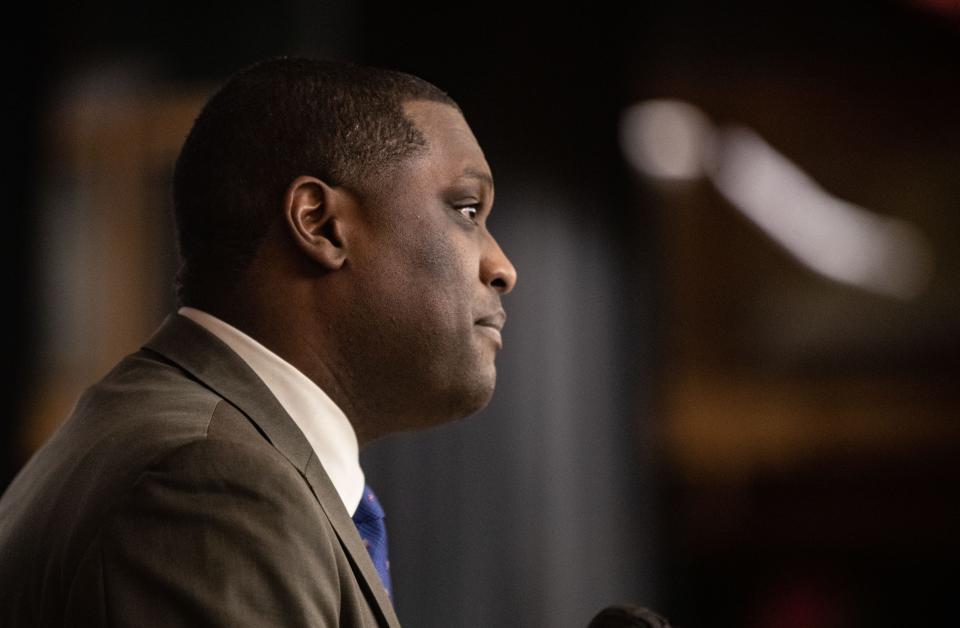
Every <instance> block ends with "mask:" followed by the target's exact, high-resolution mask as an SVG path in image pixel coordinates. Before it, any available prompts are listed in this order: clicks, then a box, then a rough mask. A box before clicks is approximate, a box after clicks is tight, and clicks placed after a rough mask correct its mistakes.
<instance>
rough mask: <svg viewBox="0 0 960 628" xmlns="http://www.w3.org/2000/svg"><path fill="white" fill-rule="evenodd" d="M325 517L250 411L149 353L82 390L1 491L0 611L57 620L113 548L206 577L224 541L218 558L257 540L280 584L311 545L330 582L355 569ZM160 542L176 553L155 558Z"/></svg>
mask: <svg viewBox="0 0 960 628" xmlns="http://www.w3.org/2000/svg"><path fill="white" fill-rule="evenodd" d="M323 521H325V519H324V516H323V511H322V510H321V507H320V504H319V503H318V502H317V501H316V499H315V498H314V497H313V493H312V492H311V489H310V486H309V484H308V483H307V482H306V481H305V480H304V479H303V478H302V477H301V475H300V471H299V470H298V468H297V467H296V466H295V465H294V464H293V463H291V462H290V461H289V460H287V459H286V458H285V457H284V455H283V454H282V453H281V452H280V451H278V450H277V449H276V448H275V447H273V445H271V443H270V441H269V440H268V439H267V438H266V437H265V436H264V435H263V434H262V433H261V432H260V431H259V430H258V428H257V427H256V425H255V424H254V423H253V422H252V421H250V419H249V418H248V417H247V416H246V415H245V414H244V413H243V412H241V410H240V409H238V408H237V407H236V406H235V405H233V404H232V403H231V402H230V401H229V400H227V399H225V398H224V397H222V396H221V395H219V394H218V393H217V392H215V391H214V390H211V389H210V388H208V387H207V386H206V385H205V384H204V383H203V382H201V381H198V380H196V379H195V378H194V377H193V376H191V375H190V374H189V373H187V372H186V371H184V370H183V369H181V368H180V367H178V366H177V365H175V364H173V363H171V362H169V361H167V360H165V359H164V358H163V357H162V356H160V355H159V354H155V353H153V352H151V351H149V350H140V351H138V352H136V353H134V354H131V355H129V356H127V357H126V358H124V359H123V360H122V361H121V362H120V363H119V364H117V365H116V366H115V367H114V368H113V369H112V370H111V371H110V372H109V373H108V374H107V375H106V376H105V377H104V378H103V379H101V380H100V381H99V382H97V383H96V384H94V385H93V386H91V387H90V388H89V389H87V390H86V391H85V392H84V394H83V395H82V396H81V398H80V399H79V401H78V403H77V405H76V407H75V408H74V411H73V412H72V413H71V415H70V417H69V418H68V420H67V421H66V422H65V423H64V424H63V426H61V428H60V429H59V430H58V431H57V433H56V434H55V435H54V436H53V437H52V438H51V439H50V441H48V443H47V444H46V445H44V447H43V448H41V450H40V451H38V452H37V454H36V455H35V456H34V457H33V458H32V459H31V461H30V462H29V463H28V465H27V466H26V467H25V468H24V469H23V471H21V473H20V475H19V476H18V477H17V479H16V480H15V481H14V483H13V484H12V485H11V486H10V487H9V489H8V491H7V492H6V494H4V496H3V498H2V500H0V602H2V603H0V606H8V607H9V608H10V609H11V612H13V609H16V612H17V613H21V614H22V616H29V617H39V616H41V615H43V616H46V614H47V613H48V612H49V613H53V616H55V615H56V612H58V611H56V610H50V609H55V608H59V605H60V604H61V603H62V601H63V599H65V597H66V596H69V593H68V592H69V591H71V590H73V588H75V587H76V586H78V585H77V583H76V578H78V577H79V576H78V575H77V574H81V573H85V572H84V571H83V569H84V568H83V565H86V564H87V563H89V561H91V560H94V559H96V560H97V561H99V560H106V559H105V558H103V557H104V556H107V557H108V558H109V559H110V561H111V564H112V565H123V564H127V563H126V562H125V561H128V560H136V561H140V560H141V559H142V560H144V561H147V562H146V563H144V566H142V569H146V570H148V571H149V570H160V571H157V574H159V575H157V574H153V575H155V576H156V577H157V578H161V577H163V578H166V577H167V576H168V575H170V574H172V573H174V571H175V569H174V568H175V567H177V566H178V565H179V567H177V568H182V567H183V566H184V565H187V564H189V565H190V568H191V569H193V571H195V572H196V573H206V572H205V571H203V569H205V568H206V567H204V565H205V563H203V562H202V560H201V562H198V563H197V564H196V565H194V564H192V563H190V562H189V561H190V560H194V559H196V560H200V559H201V558H202V556H200V553H202V552H204V551H207V550H209V549H210V545H209V544H210V543H212V542H214V541H215V542H217V543H220V544H221V545H222V548H220V550H218V552H217V553H216V556H214V557H212V558H211V559H213V560H216V561H221V560H226V558H225V557H229V556H230V555H231V553H237V552H239V549H231V548H243V547H246V545H244V544H249V543H251V542H252V540H254V539H256V543H255V544H254V545H252V546H251V549H250V551H249V552H247V554H244V556H245V558H243V560H248V561H253V562H255V563H256V566H257V568H258V569H259V570H260V571H262V572H264V573H265V574H267V575H268V576H269V577H270V578H273V579H278V578H280V576H279V575H277V574H279V567H277V568H276V569H274V568H273V567H274V566H276V565H280V564H284V565H289V564H291V563H294V562H295V561H296V560H297V559H298V554H303V553H305V552H308V551H309V552H312V553H313V554H311V555H312V556H313V558H312V559H311V561H309V565H308V566H309V571H310V573H311V574H312V576H313V577H317V578H320V577H321V576H323V578H321V579H324V580H325V581H328V582H334V580H332V578H334V576H333V575H331V572H330V571H329V570H331V569H338V568H339V569H342V570H345V571H344V573H347V572H349V568H348V566H346V563H345V562H344V561H346V559H345V558H344V557H340V558H337V557H336V556H337V554H336V547H338V545H337V544H336V540H335V536H334V533H333V531H332V529H331V528H330V526H329V525H322V522H323ZM214 529H215V530H216V533H214ZM171 534H173V535H176V536H175V537H171V536H170V535H171ZM218 534H219V535H220V536H217V535H218ZM273 539H280V540H283V539H285V541H284V542H280V540H273ZM161 544H162V545H163V547H164V549H163V551H164V552H167V553H169V554H170V556H169V557H168V558H163V557H161V556H156V555H155V554H151V552H152V551H153V550H152V549H150V548H154V547H155V546H159V545H161ZM91 548H93V549H94V550H95V552H94V553H91ZM177 552H180V553H179V554H178V553H177ZM114 554H116V556H114ZM194 554H197V556H195V555H194ZM111 556H113V558H110V557H111ZM151 556H152V558H151ZM198 556H199V558H198ZM125 557H126V558H125ZM300 558H302V556H301V557H300ZM238 560H240V558H238ZM150 561H155V562H150ZM165 561H166V562H165ZM340 563H343V564H342V565H341V564H340ZM98 564H99V563H98ZM334 565H339V566H338V567H334ZM98 569H100V568H98ZM104 569H105V568H104ZM111 569H115V567H111ZM138 569H140V568H138ZM305 569H306V568H305ZM163 570H167V571H163ZM271 570H272V571H271ZM161 571H162V573H161ZM103 573H106V572H103ZM141 573H142V572H141ZM150 573H151V574H152V573H153V571H150ZM114 575H115V576H116V577H117V578H120V574H119V572H117V573H116V574H114ZM302 575H303V574H302ZM303 576H304V577H303V578H300V580H303V582H308V581H309V580H310V578H307V577H306V575H303ZM151 577H153V576H151ZM170 577H171V578H172V577H173V576H170ZM178 577H179V576H178ZM220 577H221V576H217V575H216V574H212V575H210V578H211V579H210V582H211V583H213V584H216V585H218V586H219V584H222V583H221V582H220V581H219V580H217V578H220ZM265 577H266V576H265ZM298 577H299V576H298ZM121 579H123V578H121ZM218 583H219V584H218ZM115 586H119V585H115ZM191 586H192V585H191ZM211 586H213V585H211ZM264 586H266V585H264ZM303 586H306V585H303ZM258 590H259V589H258ZM305 590H306V589H305ZM332 591H333V589H331V591H328V592H326V593H324V595H332V594H333V593H332ZM304 595H306V594H304ZM330 604H331V605H334V606H335V602H332V601H331V602H330ZM51 605H52V606H51ZM43 609H48V610H43ZM3 616H4V615H3V613H0V617H3ZM0 623H3V622H2V620H0Z"/></svg>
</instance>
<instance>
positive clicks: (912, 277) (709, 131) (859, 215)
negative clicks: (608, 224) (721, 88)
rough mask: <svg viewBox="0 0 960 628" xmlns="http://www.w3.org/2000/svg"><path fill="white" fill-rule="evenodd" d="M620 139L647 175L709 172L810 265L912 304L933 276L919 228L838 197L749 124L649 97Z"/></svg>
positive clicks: (633, 110) (632, 111) (624, 120)
mask: <svg viewBox="0 0 960 628" xmlns="http://www.w3.org/2000/svg"><path fill="white" fill-rule="evenodd" d="M620 142H621V147H622V150H623V152H624V155H625V156H626V158H627V159H628V160H629V162H630V163H631V164H632V165H633V166H634V167H635V168H636V169H637V170H638V171H640V172H641V173H643V174H644V175H645V176H647V177H650V178H652V179H655V180H662V181H690V180H695V179H697V178H699V177H701V176H703V175H706V176H707V177H708V178H709V179H710V180H711V181H712V182H713V183H714V185H715V186H716V188H717V190H718V191H719V192H720V193H721V194H722V195H723V196H724V197H726V199H727V200H728V201H729V202H730V203H731V204H732V205H733V206H734V207H735V208H737V209H738V210H740V212H742V213H743V214H744V215H745V216H746V217H747V218H749V219H750V220H751V221H752V222H753V223H754V224H756V225H757V226H758V227H759V228H760V229H761V230H762V231H763V232H764V233H766V234H767V235H768V236H769V237H770V238H771V239H772V240H773V241H775V242H777V243H778V244H779V245H780V246H782V247H783V248H784V250H786V251H787V252H788V253H789V254H790V255H791V256H793V257H794V258H795V259H796V260H798V261H799V262H801V263H802V264H804V265H805V266H806V267H808V268H809V269H811V270H813V271H815V272H817V273H819V274H820V275H822V276H824V277H827V278H829V279H832V280H834V281H837V282H840V283H844V284H848V285H852V286H856V287H858V288H860V289H862V290H866V291H869V292H872V293H875V294H880V295H885V296H889V297H894V298H898V299H904V300H909V299H912V298H915V297H916V296H917V295H919V294H920V293H921V292H922V291H923V289H924V288H925V287H926V286H927V284H928V283H929V281H930V279H931V276H932V274H933V254H932V249H931V247H930V244H929V243H928V241H927V239H926V238H925V237H924V236H923V234H922V233H921V232H920V230H919V229H917V228H916V227H915V226H913V225H912V224H910V223H908V222H906V221H903V220H898V219H895V218H889V217H884V216H881V215H879V214H877V213H875V212H873V211H870V210H868V209H865V208H863V207H859V206H857V205H854V204H852V203H849V202H847V201H843V200H841V199H838V198H835V197H833V196H831V195H830V194H829V193H828V192H826V191H825V190H823V189H822V188H821V187H820V186H819V185H818V184H817V183H816V181H814V180H813V179H812V178H810V177H809V176H808V175H807V174H806V173H804V172H803V171H802V170H801V169H800V168H799V167H797V166H796V165H795V164H793V163H792V162H791V161H790V160H788V159H787V158H786V157H784V156H783V155H781V154H780V153H779V152H777V151H776V150H775V149H774V148H773V147H771V146H770V145H769V144H767V143H766V142H765V141H763V139H762V138H761V137H760V136H759V135H757V134H756V133H754V132H753V131H751V130H750V129H748V128H746V127H740V126H737V127H723V128H719V129H715V128H714V127H713V125H712V124H711V122H710V121H709V119H708V118H707V116H706V115H705V114H704V113H703V112H702V111H700V110H699V109H698V108H697V107H695V106H693V105H691V104H690V103H686V102H683V101H678V100H648V101H645V102H642V103H639V104H637V105H634V106H632V107H629V108H628V109H627V110H625V111H624V113H623V115H622V117H621V124H620Z"/></svg>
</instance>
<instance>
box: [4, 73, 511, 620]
mask: <svg viewBox="0 0 960 628" xmlns="http://www.w3.org/2000/svg"><path fill="white" fill-rule="evenodd" d="M493 193H494V189H493V179H492V175H491V171H490V167H489V164H488V163H487V161H486V159H485V157H484V154H483V152H482V150H481V149H480V146H479V145H478V143H477V141H476V138H475V137H474V135H473V133H472V132H471V130H470V128H469V126H468V125H467V123H466V121H465V119H464V117H463V114H462V112H461V110H460V108H459V107H458V105H457V104H456V103H455V102H454V101H453V100H452V99H451V98H450V97H449V96H448V95H447V94H445V93H444V92H442V91H441V90H439V89H438V88H437V87H435V86H433V85H431V84H430V83H427V82H426V81H423V80H422V79H419V78H417V77H414V76H412V75H409V74H404V73H401V72H395V71H388V70H382V69H378V68H371V67H364V66H359V65H354V64H349V63H344V62H336V61H330V60H311V59H300V58H277V59H270V60H266V61H262V62H260V63H257V64H254V65H252V66H250V67H248V68H245V69H244V70H242V71H241V72H238V73H237V74H235V75H234V76H233V77H231V79H230V80H229V81H228V82H227V83H226V84H225V85H224V86H223V87H222V88H221V89H220V90H219V91H218V92H217V93H216V94H215V95H214V96H213V97H211V99H210V100H209V101H208V103H207V104H206V106H205V107H204V109H203V111H202V112H201V113H200V115H199V116H198V118H197V120H196V121H195V123H194V126H193V128H192V130H191V131H190V134H189V136H188V137H187V139H186V141H185V143H184V146H183V149H182V151H181V153H180V156H179V157H178V160H177V164H176V168H175V174H174V184H173V200H174V211H175V218H176V224H177V237H178V243H179V250H180V256H181V262H182V265H181V269H180V272H179V273H178V278H177V280H178V281H177V288H178V295H179V300H180V304H181V306H182V307H180V308H179V309H178V311H177V312H173V313H171V314H170V315H169V316H168V317H167V318H166V320H165V321H164V322H163V324H162V325H161V326H160V328H159V329H158V330H157V331H156V332H155V333H154V335H153V336H152V337H151V338H150V339H149V340H148V341H147V342H146V343H145V344H144V345H143V347H141V348H140V349H139V350H138V351H136V352H135V353H132V354H130V355H128V356H126V357H125V358H124V359H123V360H122V361H120V362H119V363H118V364H117V365H116V366H115V367H114V368H113V369H112V370H111V371H110V373H108V374H107V375H106V376H105V377H104V378H103V379H102V380H100V381H99V382H97V383H96V384H95V385H93V386H91V387H90V388H89V389H87V390H86V391H85V392H84V394H83V395H82V396H81V398H80V399H79V401H78V403H77V405H76V408H75V409H74V411H73V413H72V414H71V416H70V417H69V418H68V419H67V420H66V422H65V423H64V424H63V425H62V426H61V428H60V429H59V430H58V431H57V433H56V434H54V436H53V437H52V438H51V439H50V440H49V441H48V442H47V444H45V445H44V446H43V447H42V448H41V449H40V450H39V451H38V452H37V453H36V454H35V455H34V457H33V458H32V459H31V460H30V461H29V462H28V463H27V465H26V466H25V467H24V469H23V470H22V471H21V472H20V474H19V475H18V476H17V478H16V479H15V480H14V481H13V483H12V484H11V485H10V487H9V488H8V489H7V491H6V493H5V494H4V495H3V498H2V500H0V625H3V626H11V627H15V626H65V625H70V626H106V625H130V626H155V625H156V626H201V625H203V626H212V625H216V626H281V625H283V626H287V625H296V626H398V625H399V623H398V621H397V618H396V615H395V612H394V609H393V603H392V599H391V595H392V593H391V590H390V585H391V583H390V577H389V562H388V561H387V559H386V549H387V548H386V537H385V531H384V528H383V513H382V510H380V509H379V506H378V504H377V501H376V497H375V495H374V493H373V492H372V490H371V489H370V487H369V486H367V484H366V482H365V478H364V475H363V472H362V470H361V469H360V466H359V459H358V451H359V448H360V447H361V446H363V445H364V444H365V443H367V442H370V441H372V440H374V439H376V438H378V437H380V436H383V435H385V434H389V433H391V432H396V431H401V430H411V429H419V428H424V427H428V426H431V425H437V424H440V423H443V422H445V421H450V420H453V419H457V418H460V417H463V416H466V415H468V414H471V413H473V412H476V411H477V410H479V409H481V408H483V407H484V406H485V405H486V404H487V402H488V401H489V400H490V397H491V395H492V393H493V390H494V386H495V382H496V368H495V357H496V354H497V352H498V350H499V348H500V347H501V346H502V341H501V336H500V330H501V328H502V327H503V324H504V321H505V316H506V315H505V313H504V310H503V307H502V304H501V297H502V295H503V294H506V293H508V292H509V291H510V290H512V289H513V286H514V284H515V282H516V271H515V269H514V268H513V266H512V265H511V263H510V261H509V260H508V259H507V257H506V256H505V255H504V253H503V251H502V250H501V249H500V247H499V246H498V245H497V243H496V241H495V240H494V238H493V236H492V235H491V234H490V232H489V231H488V229H487V226H486V222H487V218H488V216H489V214H490V211H491V207H492V204H493Z"/></svg>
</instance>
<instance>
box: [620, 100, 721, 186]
mask: <svg viewBox="0 0 960 628" xmlns="http://www.w3.org/2000/svg"><path fill="white" fill-rule="evenodd" d="M712 126H713V125H712V124H711V123H710V121H709V120H708V119H707V117H706V116H705V115H704V114H703V112H702V111H700V110H699V109H697V108H696V107H694V106H693V105H691V104H690V103H686V102H683V101H680V100H648V101H645V102H642V103H640V104H637V105H634V106H632V107H629V108H628V109H626V110H625V111H624V112H623V114H622V116H621V119H620V145H621V147H622V150H623V152H624V153H625V154H626V155H627V158H628V159H629V160H630V162H631V163H632V164H634V165H635V166H636V167H637V168H638V169H639V170H640V171H641V172H643V173H644V174H646V175H647V176H650V177H655V178H658V179H668V180H670V179H672V180H687V179H696V178H699V177H700V176H702V174H703V172H702V171H703V161H704V159H703V158H704V155H706V154H708V153H709V145H710V142H711V136H712V134H713V128H712Z"/></svg>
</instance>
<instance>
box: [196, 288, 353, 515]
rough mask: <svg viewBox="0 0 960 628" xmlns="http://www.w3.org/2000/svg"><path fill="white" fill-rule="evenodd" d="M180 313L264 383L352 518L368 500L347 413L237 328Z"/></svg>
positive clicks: (201, 314)
mask: <svg viewBox="0 0 960 628" xmlns="http://www.w3.org/2000/svg"><path fill="white" fill-rule="evenodd" d="M178 313H179V314H182V315H183V316H186V317H187V318H189V319H190V320H192V321H194V322H196V323H198V324H199V325H202V326H203V327H204V328H205V329H207V330H208V331H209V332H210V333H212V334H213V335H215V336H216V337H217V338H219V339H220V340H222V341H223V342H224V343H226V344H227V346H229V347H230V348H231V349H233V350H234V352H235V353H236V354H237V355H239V356H240V357H241V358H242V359H243V361H244V362H246V363H247V365H248V366H249V367H250V368H251V369H253V372H254V373H256V374H257V376H258V377H259V378H260V379H261V380H263V383H264V384H266V385H267V388H269V389H270V392H272V393H273V394H274V396H275V397H276V398H277V401H279V402H280V405H281V406H283V409H284V410H286V411H287V414H289V415H290V418H292V419H293V421H294V422H295V423H296V424H297V427H299V428H300V431H301V432H303V435H304V436H306V437H307V441H308V442H309V443H310V446H311V447H312V448H313V451H314V453H315V454H316V455H317V458H318V459H319V460H320V464H321V465H322V466H323V469H324V470H325V471H326V472H327V475H328V476H330V481H331V482H333V486H334V488H336V489H337V493H338V494H339V495H340V499H341V500H343V505H344V506H345V507H346V509H347V512H348V513H350V515H351V516H352V515H353V513H354V512H356V510H357V506H358V505H359V504H360V498H361V497H362V496H363V487H364V483H365V480H364V476H363V469H361V468H360V445H359V443H358V442H357V433H356V432H355V431H354V429H353V425H352V424H351V423H350V420H349V419H347V415H346V414H344V413H343V410H341V409H340V408H339V407H338V406H337V404H336V403H334V402H333V400H332V399H330V397H329V396H327V393H325V392H323V390H321V389H320V387H319V386H317V385H316V384H315V383H313V381H312V380H311V379H310V378H308V377H307V376H306V375H304V374H303V373H301V372H300V371H299V370H297V368H296V367H295V366H293V365H292V364H290V363H289V362H287V361H286V360H284V359H283V358H281V357H280V356H278V355H277V354H276V353H274V352H273V351H271V350H270V349H267V348H266V347H264V346H263V345H262V344H260V343H259V342H257V341H256V340H254V339H253V338H251V337H250V336H248V335H247V334H245V333H243V332H242V331H240V330H239V329H237V328H236V327H234V326H232V325H230V324H228V323H226V322H224V321H222V320H220V319H219V318H217V317H216V316H213V315H212V314H208V313H207V312H203V311H201V310H197V309H194V308H192V307H181V308H180V309H179V310H178Z"/></svg>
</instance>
